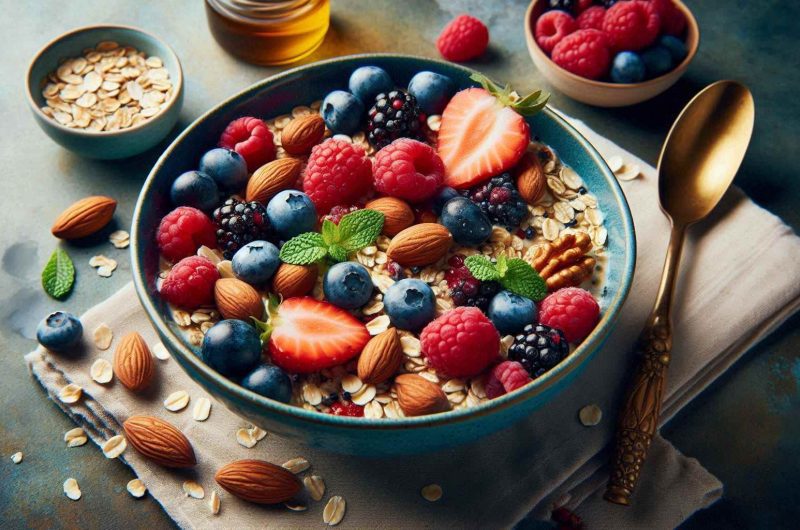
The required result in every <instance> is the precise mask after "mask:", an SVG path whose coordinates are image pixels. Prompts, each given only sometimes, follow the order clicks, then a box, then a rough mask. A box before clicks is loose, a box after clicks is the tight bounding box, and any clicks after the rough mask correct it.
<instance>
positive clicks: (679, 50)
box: [658, 35, 689, 64]
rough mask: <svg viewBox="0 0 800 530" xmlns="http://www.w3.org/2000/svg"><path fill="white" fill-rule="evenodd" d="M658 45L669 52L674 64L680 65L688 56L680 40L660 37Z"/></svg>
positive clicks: (671, 36)
mask: <svg viewBox="0 0 800 530" xmlns="http://www.w3.org/2000/svg"><path fill="white" fill-rule="evenodd" d="M658 44H659V45H661V46H663V47H664V48H666V49H667V50H669V53H670V55H672V62H673V63H674V64H678V63H680V62H681V61H683V60H684V59H685V58H686V56H687V55H688V54H689V50H688V49H687V48H686V44H685V43H684V42H683V41H682V40H681V39H679V38H678V37H675V36H673V35H664V36H662V37H661V38H660V39H658Z"/></svg>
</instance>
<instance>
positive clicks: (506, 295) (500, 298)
mask: <svg viewBox="0 0 800 530" xmlns="http://www.w3.org/2000/svg"><path fill="white" fill-rule="evenodd" d="M488 313H489V318H490V319H491V320H492V323H493V324H494V327H496V328H497V331H499V332H500V334H501V335H514V334H515V333H518V332H519V331H521V330H522V328H524V327H525V326H527V325H528V324H532V323H533V321H534V320H536V315H537V310H536V304H534V303H533V300H531V299H530V298H525V297H524V296H520V295H518V294H514V293H512V292H509V291H500V292H499V293H497V295H496V296H495V297H494V298H492V302H491V303H490V304H489V311H488Z"/></svg>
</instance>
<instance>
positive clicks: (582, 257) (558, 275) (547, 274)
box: [531, 232, 596, 291]
mask: <svg viewBox="0 0 800 530" xmlns="http://www.w3.org/2000/svg"><path fill="white" fill-rule="evenodd" d="M591 249H592V240H591V238H590V237H589V236H588V234H586V233H585V232H576V233H569V234H564V235H563V236H561V237H560V238H558V239H556V240H555V241H553V242H552V243H546V244H544V245H542V246H540V247H539V248H538V249H537V250H536V253H535V254H534V256H533V260H532V263H531V265H532V266H533V268H534V269H536V270H537V271H538V272H539V274H540V275H541V276H542V278H544V280H545V281H546V282H547V288H548V289H549V290H550V291H555V290H557V289H561V288H562V287H571V286H576V285H580V284H581V282H583V280H585V279H586V278H588V277H589V276H591V274H592V272H593V271H594V266H595V263H596V262H595V259H594V258H593V257H591V256H586V253H587V252H588V251H590V250H591Z"/></svg>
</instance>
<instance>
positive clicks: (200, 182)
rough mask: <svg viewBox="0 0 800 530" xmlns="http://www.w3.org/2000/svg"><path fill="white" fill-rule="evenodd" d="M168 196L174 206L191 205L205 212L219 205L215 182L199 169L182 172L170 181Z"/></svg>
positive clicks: (217, 189) (217, 188)
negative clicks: (170, 186)
mask: <svg viewBox="0 0 800 530" xmlns="http://www.w3.org/2000/svg"><path fill="white" fill-rule="evenodd" d="M169 196H170V198H171V199H172V204H173V205H175V206H191V207H193V208H197V209H198V210H202V211H204V212H206V213H209V212H211V211H212V210H214V208H216V207H217V206H218V205H219V187H218V186H217V182H216V181H215V180H214V179H213V178H211V177H210V176H208V175H206V174H205V173H202V172H200V171H187V172H186V173H182V174H181V175H180V176H179V177H178V178H176V179H175V181H174V182H173V183H172V188H171V189H170V193H169Z"/></svg>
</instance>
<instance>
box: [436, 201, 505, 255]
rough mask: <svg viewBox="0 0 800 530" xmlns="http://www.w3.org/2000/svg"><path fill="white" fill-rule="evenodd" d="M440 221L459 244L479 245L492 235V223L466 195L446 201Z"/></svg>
mask: <svg viewBox="0 0 800 530" xmlns="http://www.w3.org/2000/svg"><path fill="white" fill-rule="evenodd" d="M440 221H441V223H442V224H443V225H444V226H445V228H447V229H448V230H449V231H450V233H451V234H452V235H453V240H454V241H455V242H456V243H458V244H459V245H473V246H474V245H480V244H481V243H483V242H484V241H486V240H487V239H489V236H490V235H492V223H491V221H490V220H489V218H488V217H487V216H486V214H484V213H483V211H482V210H481V208H480V207H479V206H478V205H477V204H475V203H474V202H472V201H471V200H469V199H467V198H466V197H456V198H454V199H450V200H449V201H447V204H445V205H444V208H442V213H441V216H440Z"/></svg>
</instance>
